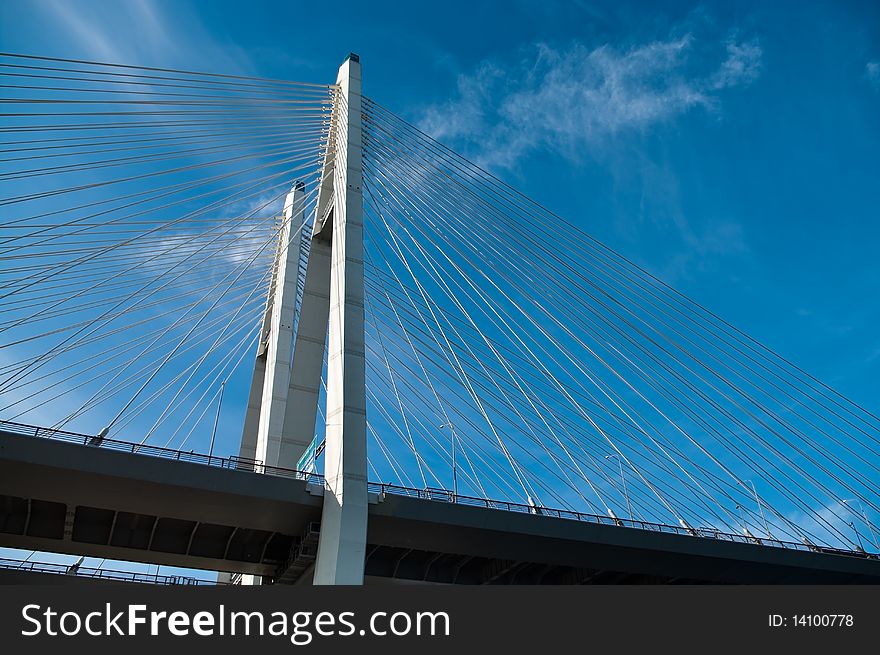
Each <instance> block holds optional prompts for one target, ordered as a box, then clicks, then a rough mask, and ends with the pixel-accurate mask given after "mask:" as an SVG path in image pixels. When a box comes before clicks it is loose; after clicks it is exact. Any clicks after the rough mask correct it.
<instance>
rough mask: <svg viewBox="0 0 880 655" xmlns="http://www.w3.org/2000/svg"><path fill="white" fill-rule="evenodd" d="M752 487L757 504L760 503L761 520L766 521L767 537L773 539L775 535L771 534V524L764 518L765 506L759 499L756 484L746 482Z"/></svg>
mask: <svg viewBox="0 0 880 655" xmlns="http://www.w3.org/2000/svg"><path fill="white" fill-rule="evenodd" d="M746 482H748V483H749V484H750V485H752V493H754V494H755V502H757V503H758V511H759V512H761V520H762V521H764V529H765V530H766V531H767V537H768V538H772V537H773V535H772V534H770V524H769V523H767V517H766V516H764V506H763V505H762V504H761V499H760V498H759V497H758V490H757V489H755V483H754V482H752V481H751V480H746Z"/></svg>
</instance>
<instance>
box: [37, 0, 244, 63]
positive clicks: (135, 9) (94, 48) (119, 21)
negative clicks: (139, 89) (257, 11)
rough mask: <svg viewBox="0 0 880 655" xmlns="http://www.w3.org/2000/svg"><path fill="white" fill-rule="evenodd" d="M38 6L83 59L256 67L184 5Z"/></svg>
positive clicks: (137, 1)
mask: <svg viewBox="0 0 880 655" xmlns="http://www.w3.org/2000/svg"><path fill="white" fill-rule="evenodd" d="M38 6H39V7H40V8H41V9H42V12H41V13H42V21H43V24H44V25H45V27H46V28H47V31H48V32H49V33H53V34H54V33H58V34H63V35H64V37H65V38H64V42H63V45H65V46H66V48H69V50H67V52H68V53H71V52H72V53H75V55H76V56H78V57H81V58H93V59H96V60H99V61H103V62H109V63H122V64H137V65H148V66H171V67H175V68H188V69H196V70H198V69H199V68H203V69H209V70H222V71H223V72H225V73H238V72H250V71H251V70H252V65H251V63H250V60H249V58H248V57H247V56H246V55H245V54H244V52H243V51H242V50H241V49H240V48H238V47H237V46H235V45H234V44H230V43H225V42H219V41H217V40H216V39H215V38H213V37H212V36H211V35H210V34H209V32H208V30H207V29H205V27H204V26H203V25H202V22H201V20H200V19H199V17H198V16H197V15H195V14H192V13H191V12H189V11H188V10H186V9H185V8H183V7H176V8H175V10H174V14H173V16H171V15H169V14H168V12H167V9H166V10H163V7H162V5H161V4H160V3H157V2H155V0H129V1H128V2H118V3H111V4H108V3H103V2H102V3H92V2H85V1H81V2H76V3H74V2H69V1H68V0H44V2H42V3H41V4H40V5H38ZM166 7H167V5H166Z"/></svg>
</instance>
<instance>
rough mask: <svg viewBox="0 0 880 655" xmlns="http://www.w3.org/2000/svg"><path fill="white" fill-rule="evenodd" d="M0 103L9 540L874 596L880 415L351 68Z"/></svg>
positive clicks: (431, 577) (31, 61)
mask: <svg viewBox="0 0 880 655" xmlns="http://www.w3.org/2000/svg"><path fill="white" fill-rule="evenodd" d="M0 75H2V77H3V79H2V80H0V85H2V86H3V87H4V97H3V112H2V115H3V123H2V125H0V132H2V136H0V139H2V141H3V154H2V157H0V211H2V225H0V230H2V233H0V259H2V261H3V266H2V271H0V306H2V314H0V419H2V420H3V422H2V423H0V545H3V546H10V547H16V548H24V549H29V550H36V551H50V552H61V553H69V554H74V555H78V556H89V557H99V558H104V559H110V560H128V561H137V562H150V563H155V564H162V565H170V566H184V567H189V568H193V569H205V570H211V571H222V572H226V573H227V574H232V573H234V574H235V578H234V579H235V580H236V581H238V580H240V581H242V582H244V583H254V584H256V583H260V582H263V583H272V582H285V583H292V582H315V583H318V584H336V583H348V584H352V583H354V584H357V583H360V582H361V581H363V580H365V579H366V580H367V581H370V582H372V581H380V580H388V579H393V580H398V581H402V580H411V581H423V582H444V583H456V582H457V583H540V582H554V583H584V582H646V581H650V582H673V581H678V582H809V581H815V582H871V581H873V582H877V581H878V580H880V558H878V552H880V543H878V535H877V533H876V531H875V525H874V519H875V517H876V516H877V515H878V513H880V493H878V482H877V481H878V476H877V473H878V471H880V456H878V449H880V439H878V436H880V418H878V417H877V416H875V415H874V414H872V413H871V412H869V411H867V410H866V409H864V408H862V407H860V406H858V405H856V404H855V403H853V402H851V401H850V400H848V399H847V398H845V397H843V396H841V395H840V394H838V393H836V392H835V391H834V390H833V389H831V388H829V387H828V386H826V385H825V384H823V383H822V382H820V381H819V380H817V379H815V378H813V377H812V376H810V375H809V374H808V373H807V372H805V371H804V370H803V369H801V368H799V367H797V366H796V365H795V364H793V363H791V362H789V361H787V360H786V359H784V358H783V357H781V356H779V355H777V354H776V353H774V352H772V351H771V350H769V349H767V348H766V347H764V346H762V345H761V344H759V343H757V342H756V341H754V340H753V339H751V338H750V337H748V336H747V335H746V334H744V333H742V332H741V331H739V330H737V329H736V328H735V327H733V326H732V325H730V324H729V323H727V322H725V321H724V320H722V319H721V318H719V317H718V316H716V315H714V314H712V313H711V312H710V311H709V310H708V309H706V308H704V307H702V306H700V305H698V304H697V303H695V302H693V301H692V300H690V299H688V298H686V297H684V296H683V295H681V294H679V293H677V292H676V291H675V290H674V289H672V288H670V287H669V286H667V285H665V284H664V283H663V282H662V281H660V280H658V279H657V278H655V277H653V276H652V275H650V274H649V273H648V272H646V271H644V270H643V269H641V268H639V267H638V266H636V265H635V264H633V263H632V262H630V261H628V260H627V259H626V258H624V257H622V256H621V255H619V254H617V253H615V252H614V251H612V250H610V249H609V248H607V247H605V246H604V245H602V244H601V243H599V242H597V241H595V240H594V239H592V238H591V237H590V236H589V235H587V234H586V233H584V232H583V231H582V230H580V229H579V228H577V227H576V226H575V225H573V224H572V223H570V222H568V221H566V220H565V219H563V218H562V217H559V216H557V215H555V214H553V213H552V212H550V211H548V210H547V209H544V208H543V207H541V206H539V205H537V204H536V203H534V202H532V201H531V200H529V199H528V198H526V197H524V196H523V195H521V194H519V193H518V192H517V191H516V190H515V189H513V188H511V187H509V186H508V185H506V184H505V183H503V182H502V181H500V180H499V179H497V178H495V177H494V176H492V175H491V174H490V173H488V172H487V171H485V170H482V169H481V168H479V167H478V166H476V165H474V164H473V163H471V162H469V161H468V160H466V159H465V158H463V157H461V156H459V155H458V154H456V153H455V152H454V151H452V150H450V149H448V148H447V147H445V146H443V145H442V144H440V143H438V142H436V141H434V140H432V139H431V138H430V137H429V136H427V135H425V134H423V133H421V132H420V131H419V130H418V129H417V128H415V127H414V126H412V125H411V124H409V123H407V122H406V121H404V120H403V119H401V118H399V117H397V116H396V115H395V114H394V113H392V112H391V111H390V110H388V109H386V108H385V107H383V106H382V105H380V104H378V103H377V102H374V101H373V100H371V99H370V98H368V97H367V96H365V95H363V94H362V92H361V64H360V61H359V59H358V57H357V56H355V55H352V56H350V57H349V58H348V59H346V61H345V62H344V63H343V65H342V67H341V68H340V70H339V75H338V78H337V80H336V83H334V84H323V85H322V84H304V83H297V82H288V81H281V80H270V79H263V78H254V77H245V76H232V75H220V74H206V73H194V72H188V71H180V70H169V69H156V68H144V67H137V66H123V65H118V64H102V63H96V62H84V61H74V60H62V59H52V58H43V57H35V56H23V55H15V54H9V53H7V54H0ZM5 568H7V569H8V568H10V567H8V566H7V567H5ZM30 569H31V570H41V569H39V568H38V567H37V568H35V567H34V565H33V564H31V566H30ZM222 579H223V580H224V581H229V580H231V579H232V578H230V577H229V575H224V576H222Z"/></svg>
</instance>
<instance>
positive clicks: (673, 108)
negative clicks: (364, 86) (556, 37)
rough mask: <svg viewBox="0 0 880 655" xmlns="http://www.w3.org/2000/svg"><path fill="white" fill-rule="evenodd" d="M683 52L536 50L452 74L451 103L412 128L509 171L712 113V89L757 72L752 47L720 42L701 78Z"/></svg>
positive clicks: (686, 42)
mask: <svg viewBox="0 0 880 655" xmlns="http://www.w3.org/2000/svg"><path fill="white" fill-rule="evenodd" d="M692 50H693V38H692V37H691V36H689V35H685V36H683V37H680V38H676V39H670V40H667V41H654V42H651V43H647V44H644V45H640V46H637V47H633V48H631V49H629V50H620V49H617V48H615V47H613V46H610V45H602V46H599V47H597V48H593V49H590V48H587V47H586V46H584V45H583V44H580V43H574V44H572V45H570V46H569V47H567V48H564V49H555V48H553V47H551V46H549V45H546V44H539V45H537V46H535V47H534V49H533V50H532V51H531V52H530V54H529V56H527V57H526V58H524V59H523V60H521V61H520V62H519V63H518V64H513V65H502V64H501V63H499V62H496V61H485V62H483V63H482V64H480V65H479V66H478V67H477V68H476V70H475V71H474V72H473V73H471V74H466V75H461V76H460V77H459V79H458V94H457V96H456V97H455V98H454V99H453V100H450V101H449V102H446V103H443V104H441V105H437V106H433V107H429V108H428V109H427V110H426V111H425V113H424V116H423V118H422V120H421V127H422V129H423V130H425V131H426V132H428V133H429V134H431V135H432V136H434V137H435V138H437V139H439V140H445V141H453V142H456V145H460V146H464V147H465V149H466V150H469V151H470V152H469V154H470V155H471V156H473V157H475V158H476V159H477V160H478V161H479V163H481V164H484V165H488V166H500V167H511V166H513V165H514V164H515V162H516V160H517V159H518V158H519V157H521V156H522V155H523V154H525V153H527V152H529V151H531V150H534V149H538V148H552V149H554V150H557V151H560V152H562V154H564V155H566V156H568V157H569V158H571V159H576V158H577V157H578V153H579V151H581V150H583V149H584V148H588V147H590V146H593V145H595V144H596V143H598V142H599V141H600V140H602V139H604V138H607V137H610V136H614V135H617V134H619V133H622V132H626V131H641V130H646V129H648V128H649V127H651V126H653V125H655V124H658V123H663V122H667V121H670V120H672V119H673V118H675V117H677V116H679V115H681V114H684V113H685V112H687V111H690V110H692V109H695V108H701V109H703V110H706V111H715V110H716V109H717V106H718V103H719V99H718V96H717V93H718V92H719V91H721V90H723V89H728V88H731V87H735V86H744V85H747V84H750V83H751V82H753V81H754V80H755V79H756V78H757V77H758V75H759V72H760V67H761V55H762V51H761V47H760V45H759V44H758V42H757V41H756V40H751V41H738V40H736V39H734V38H731V39H729V40H728V41H727V42H726V57H725V59H723V60H722V61H721V62H720V64H717V65H716V66H715V67H714V70H712V71H711V72H710V73H708V74H706V73H705V72H703V73H700V74H694V73H691V72H690V71H691V69H692V68H693V66H692V64H693V62H691V61H689V55H690V54H691V51H692ZM690 58H691V59H692V58H693V57H690Z"/></svg>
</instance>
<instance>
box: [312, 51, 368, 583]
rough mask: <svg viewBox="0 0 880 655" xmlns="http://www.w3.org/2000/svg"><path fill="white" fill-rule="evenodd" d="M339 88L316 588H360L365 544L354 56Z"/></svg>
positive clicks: (357, 67) (360, 172)
mask: <svg viewBox="0 0 880 655" xmlns="http://www.w3.org/2000/svg"><path fill="white" fill-rule="evenodd" d="M336 83H337V85H338V87H339V97H338V99H337V103H338V104H337V108H336V109H337V112H338V121H337V122H336V126H335V127H336V144H335V146H336V151H335V158H334V160H335V161H334V171H333V216H332V221H333V223H332V229H333V234H332V237H331V238H332V254H331V262H330V315H329V329H328V333H327V412H326V416H327V432H326V446H325V448H324V477H325V480H326V488H325V491H324V509H323V513H322V516H321V537H320V540H319V542H318V558H317V561H316V562H315V577H314V582H315V584H362V583H363V577H364V557H365V554H366V538H367V418H366V415H367V412H366V392H365V388H364V383H365V362H364V222H363V221H364V206H363V205H364V203H363V166H362V161H361V143H362V142H361V137H362V135H361V64H360V60H359V58H358V56H357V55H354V54H352V55H349V57H348V59H347V60H346V61H345V63H343V64H342V66H341V67H340V68H339V76H338V77H337V80H336ZM328 220H329V219H328Z"/></svg>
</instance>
